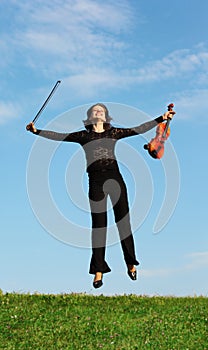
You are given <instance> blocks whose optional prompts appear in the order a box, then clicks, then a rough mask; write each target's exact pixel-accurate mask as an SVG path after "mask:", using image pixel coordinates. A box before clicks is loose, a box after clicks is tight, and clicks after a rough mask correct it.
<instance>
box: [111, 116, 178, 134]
mask: <svg viewBox="0 0 208 350" xmlns="http://www.w3.org/2000/svg"><path fill="white" fill-rule="evenodd" d="M174 114H175V112H174V111H168V112H166V113H164V114H163V115H162V116H160V117H157V118H155V119H153V120H150V121H148V122H145V123H143V124H140V125H139V126H135V127H133V128H120V129H119V128H118V129H117V138H124V137H129V136H135V135H138V134H144V133H145V132H147V131H149V130H151V129H152V128H154V127H155V126H157V125H158V124H160V123H162V122H163V121H164V120H167V119H172V117H173V115H174Z"/></svg>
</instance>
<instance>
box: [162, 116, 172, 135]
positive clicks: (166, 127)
mask: <svg viewBox="0 0 208 350" xmlns="http://www.w3.org/2000/svg"><path fill="white" fill-rule="evenodd" d="M170 121H171V119H170V118H168V119H167V122H166V126H165V130H164V132H163V135H162V137H164V138H165V137H166V134H167V131H168V128H169V124H170Z"/></svg>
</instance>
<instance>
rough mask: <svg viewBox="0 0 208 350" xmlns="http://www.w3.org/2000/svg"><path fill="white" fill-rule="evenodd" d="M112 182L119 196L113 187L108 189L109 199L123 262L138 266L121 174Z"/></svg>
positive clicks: (125, 191)
mask: <svg viewBox="0 0 208 350" xmlns="http://www.w3.org/2000/svg"><path fill="white" fill-rule="evenodd" d="M114 181H116V182H117V185H118V188H119V195H118V193H117V194H116V193H115V186H112V188H110V192H109V193H110V197H111V201H112V204H113V210H114V216H115V221H116V224H117V227H118V231H119V236H120V241H121V246H122V250H123V254H124V260H125V262H126V265H127V266H132V265H139V262H138V261H137V260H136V255H135V247H134V239H133V235H132V230H131V224H130V216H129V206H128V196H127V189H126V185H125V183H124V180H123V178H122V176H121V174H118V175H117V176H116V177H115V178H114Z"/></svg>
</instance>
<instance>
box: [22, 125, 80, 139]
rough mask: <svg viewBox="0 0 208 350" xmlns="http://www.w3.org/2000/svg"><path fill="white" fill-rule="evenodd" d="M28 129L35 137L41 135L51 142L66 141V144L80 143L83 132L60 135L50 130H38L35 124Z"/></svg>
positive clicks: (28, 126)
mask: <svg viewBox="0 0 208 350" xmlns="http://www.w3.org/2000/svg"><path fill="white" fill-rule="evenodd" d="M26 129H27V130H28V131H30V132H32V133H33V134H35V135H39V136H41V137H44V138H46V139H49V140H54V141H66V142H78V143H80V140H81V136H82V132H73V133H60V132H55V131H50V130H40V129H36V127H35V125H34V123H29V124H28V125H27V127H26Z"/></svg>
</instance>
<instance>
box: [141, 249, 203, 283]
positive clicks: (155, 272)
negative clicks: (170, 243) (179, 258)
mask: <svg viewBox="0 0 208 350" xmlns="http://www.w3.org/2000/svg"><path fill="white" fill-rule="evenodd" d="M185 258H186V259H187V258H188V260H190V261H189V262H188V263H185V264H184V265H182V266H180V267H176V268H168V267H167V268H159V269H152V270H148V269H142V270H141V271H140V274H141V276H144V277H145V278H154V277H160V278H162V277H164V278H165V277H168V276H173V275H178V274H181V273H183V272H187V271H193V270H200V269H203V268H205V267H208V252H194V253H190V254H188V255H186V256H185Z"/></svg>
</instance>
